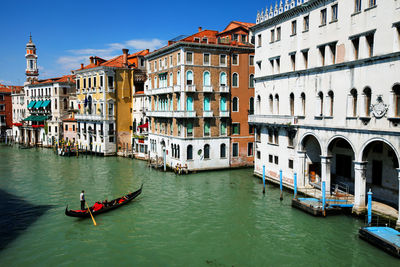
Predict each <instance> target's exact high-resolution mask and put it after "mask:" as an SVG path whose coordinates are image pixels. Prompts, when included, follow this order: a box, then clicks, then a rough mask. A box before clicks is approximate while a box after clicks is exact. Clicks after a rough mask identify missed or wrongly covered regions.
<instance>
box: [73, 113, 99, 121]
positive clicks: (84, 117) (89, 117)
mask: <svg viewBox="0 0 400 267" xmlns="http://www.w3.org/2000/svg"><path fill="white" fill-rule="evenodd" d="M75 119H77V120H88V121H101V120H104V116H103V115H91V114H76V115H75Z"/></svg>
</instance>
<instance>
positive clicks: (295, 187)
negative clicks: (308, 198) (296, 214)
mask: <svg viewBox="0 0 400 267" xmlns="http://www.w3.org/2000/svg"><path fill="white" fill-rule="evenodd" d="M293 187H294V198H297V173H294V181H293Z"/></svg>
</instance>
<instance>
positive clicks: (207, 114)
mask: <svg viewBox="0 0 400 267" xmlns="http://www.w3.org/2000/svg"><path fill="white" fill-rule="evenodd" d="M203 117H204V118H212V117H214V113H213V111H212V110H207V111H206V110H204V111H203Z"/></svg>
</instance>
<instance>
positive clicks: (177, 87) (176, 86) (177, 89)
mask: <svg viewBox="0 0 400 267" xmlns="http://www.w3.org/2000/svg"><path fill="white" fill-rule="evenodd" d="M181 91H182V86H181V85H174V92H176V93H179V92H181Z"/></svg>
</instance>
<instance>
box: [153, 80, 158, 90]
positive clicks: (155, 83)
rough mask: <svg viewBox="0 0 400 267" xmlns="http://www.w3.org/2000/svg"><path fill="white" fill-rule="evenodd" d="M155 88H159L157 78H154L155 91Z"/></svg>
mask: <svg viewBox="0 0 400 267" xmlns="http://www.w3.org/2000/svg"><path fill="white" fill-rule="evenodd" d="M155 88H158V86H157V77H154V89H155Z"/></svg>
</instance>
